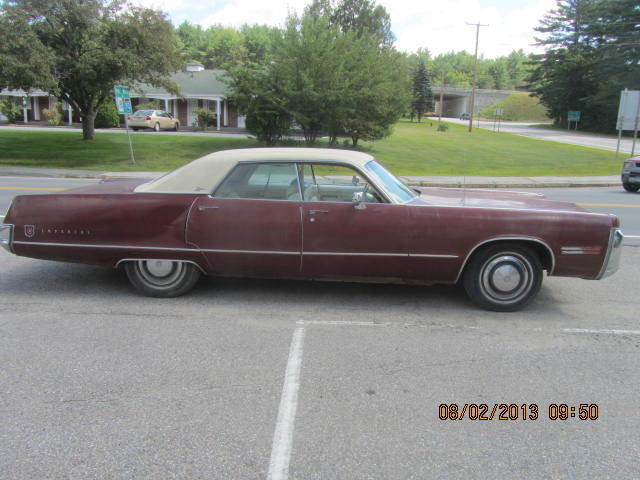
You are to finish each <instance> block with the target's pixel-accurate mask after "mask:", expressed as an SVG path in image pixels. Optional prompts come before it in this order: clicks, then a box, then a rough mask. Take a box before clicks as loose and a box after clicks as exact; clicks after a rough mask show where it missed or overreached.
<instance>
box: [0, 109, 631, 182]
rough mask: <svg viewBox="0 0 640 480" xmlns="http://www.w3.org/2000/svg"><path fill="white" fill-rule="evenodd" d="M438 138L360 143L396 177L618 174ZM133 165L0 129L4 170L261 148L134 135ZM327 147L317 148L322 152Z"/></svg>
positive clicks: (468, 139)
mask: <svg viewBox="0 0 640 480" xmlns="http://www.w3.org/2000/svg"><path fill="white" fill-rule="evenodd" d="M448 126H449V130H448V131H446V132H438V131H437V129H436V127H437V122H429V121H423V123H421V124H417V123H410V122H408V121H401V122H399V123H398V124H397V125H396V126H395V128H394V133H393V135H392V136H391V137H389V138H386V139H384V140H380V141H377V142H363V143H362V145H361V149H362V150H363V151H365V152H368V153H371V154H373V155H374V156H375V157H376V158H378V159H379V160H381V161H382V162H383V163H384V164H385V165H386V166H387V167H389V168H390V169H391V170H392V171H393V172H394V173H396V174H398V175H416V176H419V175H452V176H457V175H463V174H466V175H476V176H496V177H500V176H502V177H504V176H590V175H614V174H618V173H620V165H619V163H620V162H619V161H616V160H615V153H613V152H609V151H605V150H597V149H591V148H586V147H578V146H573V145H566V144H562V143H557V142H546V141H542V140H534V139H529V138H525V137H521V136H517V135H511V134H508V133H496V132H492V131H488V130H482V129H474V130H473V132H471V133H469V132H467V130H466V127H465V126H460V125H454V124H448ZM132 139H133V145H134V149H135V153H136V161H137V164H136V165H130V164H129V163H128V162H129V145H128V143H127V136H126V135H125V134H123V133H102V132H98V133H97V134H96V140H95V141H92V142H85V141H83V140H82V137H81V134H80V133H76V132H60V131H56V132H42V131H29V130H27V129H25V130H24V131H16V130H3V129H2V128H0V165H11V166H24V167H50V168H73V169H92V170H110V171H119V170H120V171H127V170H140V171H167V170H171V169H173V168H176V167H178V166H180V165H183V164H184V163H186V162H188V161H190V160H193V159H195V158H197V157H199V156H202V155H204V154H206V153H209V152H213V151H215V150H221V149H226V148H238V147H251V146H258V145H259V144H258V143H257V142H256V141H255V140H251V139H247V138H221V137H215V136H202V137H200V136H186V135H185V136H182V135H133V136H132ZM323 145H326V142H322V141H321V142H319V145H318V146H323Z"/></svg>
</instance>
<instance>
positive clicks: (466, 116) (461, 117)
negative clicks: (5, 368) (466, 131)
mask: <svg viewBox="0 0 640 480" xmlns="http://www.w3.org/2000/svg"><path fill="white" fill-rule="evenodd" d="M470 118H471V115H469V114H468V113H463V114H462V115H460V120H469V119H470Z"/></svg>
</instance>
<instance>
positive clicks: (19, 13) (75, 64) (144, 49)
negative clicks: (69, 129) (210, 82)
mask: <svg viewBox="0 0 640 480" xmlns="http://www.w3.org/2000/svg"><path fill="white" fill-rule="evenodd" d="M0 38H2V42H1V43H0V85H4V86H7V87H11V88H21V89H24V90H29V89H33V88H39V89H43V90H45V91H47V92H49V93H50V94H52V95H55V96H56V97H58V98H61V99H63V100H65V101H66V102H68V103H69V104H70V105H71V106H72V107H73V108H74V109H75V110H76V111H78V112H79V113H80V115H81V116H82V131H83V138H84V139H85V140H91V139H93V138H94V136H95V129H94V120H95V116H96V112H97V110H98V108H99V107H100V106H101V105H102V104H103V103H104V102H105V101H108V99H109V98H110V95H111V94H112V91H113V86H114V84H116V83H125V84H133V83H134V82H144V83H149V84H152V85H155V86H163V87H165V88H168V89H170V90H172V91H176V86H175V85H172V84H171V83H170V82H168V81H167V77H168V76H169V75H170V74H171V73H173V72H174V71H176V70H177V69H179V68H180V67H181V66H182V61H181V57H180V55H179V52H178V44H177V41H176V38H175V34H174V30H173V26H172V25H171V22H169V20H168V19H167V18H166V16H165V14H164V13H162V12H159V11H156V10H151V9H147V8H140V7H131V6H127V5H125V4H123V3H122V2H120V1H118V0H115V1H110V0H67V1H64V2H60V1H59V0H6V1H4V2H3V3H2V4H1V5H0Z"/></svg>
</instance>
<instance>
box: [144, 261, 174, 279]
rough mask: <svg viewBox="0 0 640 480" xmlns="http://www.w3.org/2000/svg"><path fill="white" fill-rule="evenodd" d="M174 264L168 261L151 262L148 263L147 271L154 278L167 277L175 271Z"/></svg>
mask: <svg viewBox="0 0 640 480" xmlns="http://www.w3.org/2000/svg"><path fill="white" fill-rule="evenodd" d="M172 264H173V262H170V261H168V260H149V261H147V270H149V273H150V274H151V275H153V276H154V277H166V276H167V275H169V274H170V273H171V270H172V269H173V265H172Z"/></svg>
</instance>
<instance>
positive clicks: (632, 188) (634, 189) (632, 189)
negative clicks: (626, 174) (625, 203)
mask: <svg viewBox="0 0 640 480" xmlns="http://www.w3.org/2000/svg"><path fill="white" fill-rule="evenodd" d="M622 187H623V188H624V189H625V190H626V191H627V192H637V191H638V190H640V185H635V184H633V183H627V182H623V183H622Z"/></svg>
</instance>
